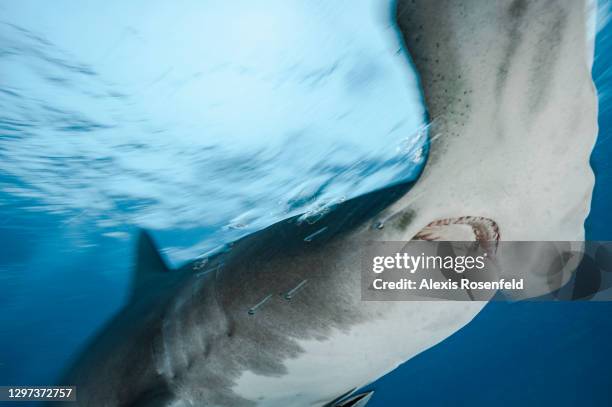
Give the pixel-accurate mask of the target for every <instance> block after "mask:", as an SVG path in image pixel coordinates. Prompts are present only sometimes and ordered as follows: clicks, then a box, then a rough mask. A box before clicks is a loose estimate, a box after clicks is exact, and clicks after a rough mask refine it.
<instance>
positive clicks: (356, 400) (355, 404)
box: [332, 391, 374, 407]
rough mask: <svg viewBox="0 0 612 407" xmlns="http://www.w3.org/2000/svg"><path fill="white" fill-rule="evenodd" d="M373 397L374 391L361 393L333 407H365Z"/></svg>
mask: <svg viewBox="0 0 612 407" xmlns="http://www.w3.org/2000/svg"><path fill="white" fill-rule="evenodd" d="M373 395H374V391H368V392H365V393H359V394H356V395H354V396H351V397H349V398H347V399H344V400H341V401H339V402H337V403H335V404H333V405H332V407H365V405H366V404H368V402H369V401H370V399H371V398H372V396H373Z"/></svg>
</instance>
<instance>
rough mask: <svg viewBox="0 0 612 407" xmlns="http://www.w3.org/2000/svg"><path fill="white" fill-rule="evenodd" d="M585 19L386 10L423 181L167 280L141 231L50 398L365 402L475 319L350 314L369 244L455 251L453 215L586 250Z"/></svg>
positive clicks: (448, 306)
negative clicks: (421, 243)
mask: <svg viewBox="0 0 612 407" xmlns="http://www.w3.org/2000/svg"><path fill="white" fill-rule="evenodd" d="M587 3H588V2H586V1H578V0H553V1H548V0H507V1H506V0H503V1H502V0H500V1H492V0H420V1H416V0H404V1H399V2H398V3H397V9H396V15H395V17H396V20H397V22H398V26H399V29H400V31H401V37H402V39H403V40H404V44H405V46H406V48H407V50H408V52H409V53H410V55H411V57H412V58H413V60H414V65H415V66H416V68H417V71H418V73H419V75H420V79H421V85H422V88H423V94H424V99H425V103H426V105H427V108H428V112H429V115H430V118H431V121H432V123H433V125H432V127H431V132H432V133H434V134H433V136H432V141H431V145H430V155H429V158H428V162H427V165H426V167H425V169H424V171H423V174H422V175H421V177H420V178H419V180H418V181H417V182H416V183H415V184H414V185H412V184H402V185H396V186H393V187H389V188H386V189H383V190H379V191H376V192H373V193H371V194H368V195H366V196H363V197H359V198H355V199H353V200H349V201H346V202H344V203H342V204H340V205H338V206H337V207H336V208H335V209H334V210H332V211H331V212H329V213H328V214H326V215H325V216H324V217H322V218H321V219H318V220H314V219H311V220H310V221H309V220H303V221H302V220H300V218H299V217H296V218H291V219H288V220H286V221H282V222H279V223H277V224H275V225H272V226H270V227H268V228H266V229H264V230H262V231H260V232H258V233H255V234H253V235H250V236H247V237H245V238H243V239H241V240H239V241H237V242H235V243H234V244H233V245H230V246H229V247H228V248H227V250H225V251H223V252H221V253H219V254H217V255H215V256H212V257H210V258H207V259H199V260H196V261H194V262H193V263H190V264H187V265H185V266H184V267H182V268H181V269H179V270H168V269H167V267H166V266H165V264H164V262H163V259H162V258H161V257H160V255H159V254H158V252H157V250H156V249H155V247H154V244H153V242H152V241H151V239H150V238H149V237H148V235H146V234H144V233H143V234H142V236H141V237H140V239H139V243H138V256H137V262H136V270H135V277H134V289H133V294H132V297H131V300H130V301H129V303H128V304H127V305H126V306H125V308H124V309H123V310H122V311H121V312H120V313H119V315H117V317H115V318H114V319H113V320H112V321H111V322H110V323H109V324H108V325H107V326H106V327H105V328H104V329H102V331H101V333H100V334H99V336H98V337H97V338H95V339H94V340H93V341H92V342H91V343H90V345H89V346H88V347H87V348H86V349H85V350H84V352H83V353H82V355H81V356H80V357H79V358H78V359H77V361H76V362H75V364H74V366H73V367H72V368H71V369H70V371H69V372H68V373H67V375H66V376H65V377H64V379H63V380H62V384H65V385H76V386H77V399H78V405H80V406H109V407H110V406H113V407H114V406H118V407H130V406H133V407H153V406H160V407H161V406H173V407H185V406H205V407H228V406H231V407H251V406H258V407H279V406H283V407H284V406H298V407H300V406H317V407H321V406H326V405H327V406H334V407H337V406H342V405H347V406H348V405H353V406H358V405H363V404H364V403H367V401H368V400H369V399H370V397H371V394H355V393H354V389H356V388H359V387H361V386H364V385H366V384H368V383H371V382H372V381H374V380H375V379H377V378H378V377H380V376H381V375H383V374H385V373H387V372H389V371H391V370H393V369H394V368H395V367H397V366H398V365H399V364H401V363H403V362H405V361H406V360H409V359H410V358H411V357H413V356H415V355H416V354H418V353H420V352H422V351H424V350H426V349H428V348H430V347H431V346H434V345H435V344H436V343H439V342H440V341H442V340H444V339H445V338H447V337H448V336H450V335H452V334H453V333H454V332H456V331H457V330H458V329H460V328H461V327H462V326H464V325H465V324H467V323H468V322H469V321H470V320H471V319H472V318H473V317H474V316H475V315H476V314H477V313H478V312H479V311H480V310H481V309H482V307H483V306H484V303H482V302H455V303H448V302H443V301H441V302H427V303H420V302H384V303H383V302H374V301H361V287H360V276H359V270H360V267H361V257H360V254H361V252H362V248H363V247H364V244H365V243H366V242H368V241H377V240H380V241H404V240H410V239H411V238H412V237H413V236H415V235H417V234H418V233H419V231H421V230H422V229H423V228H426V227H427V226H428V225H430V224H431V223H432V222H435V221H437V220H440V219H443V220H444V221H443V222H441V223H440V222H439V223H435V225H440V224H446V225H449V227H448V230H446V229H445V228H444V227H441V228H439V230H438V229H437V232H436V233H437V239H439V240H453V239H451V238H449V236H451V235H449V234H448V233H451V232H453V233H455V232H456V231H457V230H460V229H461V228H463V229H461V230H464V229H466V228H465V227H464V226H465V224H463V225H462V224H461V223H460V222H454V223H453V222H452V221H451V220H452V219H455V220H457V219H465V217H470V219H481V220H483V221H482V222H481V224H480V225H477V226H478V227H480V228H482V229H483V230H485V229H486V228H487V225H495V230H496V231H497V230H498V229H499V230H500V231H501V236H505V237H504V238H505V239H509V240H568V241H572V240H583V239H582V238H583V233H584V229H583V222H584V218H585V216H586V213H587V212H588V207H589V199H590V191H591V188H592V183H593V181H592V172H591V171H590V168H589V167H588V157H589V154H590V149H591V148H592V144H593V140H594V136H595V135H596V97H595V93H594V88H593V85H592V80H591V78H590V73H589V68H590V67H589V55H588V54H589V49H588V40H587V39H586V31H587V30H586V25H587V24H586V20H587V11H586V4H587ZM590 52H591V57H590V59H591V60H592V50H590ZM440 134H443V135H444V137H438V136H439V135H440ZM409 190H410V192H408V191H409ZM492 220H494V222H492ZM381 221H382V222H383V223H384V227H383V228H380V227H378V226H377V225H379V222H381ZM467 229H469V228H467ZM469 233H471V229H469ZM467 237H468V238H469V236H467ZM455 240H460V239H455ZM468 240H469V239H468ZM347 403H348V404H347Z"/></svg>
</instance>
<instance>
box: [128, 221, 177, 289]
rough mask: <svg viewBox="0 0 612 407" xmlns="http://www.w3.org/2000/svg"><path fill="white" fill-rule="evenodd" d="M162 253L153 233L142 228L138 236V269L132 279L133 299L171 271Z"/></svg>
mask: <svg viewBox="0 0 612 407" xmlns="http://www.w3.org/2000/svg"><path fill="white" fill-rule="evenodd" d="M169 271H170V269H169V268H168V266H167V265H166V262H165V261H164V259H163V257H162V255H161V253H160V252H159V250H157V247H156V246H155V243H154V242H153V238H152V237H151V235H150V234H149V233H148V232H146V231H144V230H142V231H141V232H140V235H139V236H138V246H137V255H136V269H135V272H134V277H133V280H132V299H133V298H137V295H138V293H139V292H141V291H142V290H145V289H146V287H147V286H149V285H150V284H151V283H152V282H153V281H155V280H157V279H158V277H160V276H161V275H162V274H164V273H167V272H169Z"/></svg>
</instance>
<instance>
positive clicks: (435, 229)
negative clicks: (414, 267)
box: [413, 216, 500, 242]
mask: <svg viewBox="0 0 612 407" xmlns="http://www.w3.org/2000/svg"><path fill="white" fill-rule="evenodd" d="M413 239H414V240H429V241H435V240H456V241H471V240H474V241H480V242H485V241H488V242H499V239H500V233H499V226H498V225H497V223H496V222H495V221H494V220H492V219H489V218H485V217H482V216H461V217H459V218H444V219H439V220H436V221H433V222H431V223H430V224H428V225H427V226H425V227H424V228H423V229H421V231H420V232H419V233H417V234H416V235H415V236H414V238H413Z"/></svg>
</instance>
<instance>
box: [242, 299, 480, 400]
mask: <svg viewBox="0 0 612 407" xmlns="http://www.w3.org/2000/svg"><path fill="white" fill-rule="evenodd" d="M366 304H367V303H366ZM384 304H385V311H384V312H381V313H380V317H379V318H377V319H373V320H370V321H368V322H365V323H363V324H359V325H355V326H353V327H351V329H350V330H348V331H340V330H336V331H334V333H333V334H332V335H330V336H329V337H328V338H326V339H325V340H316V339H311V340H301V341H299V344H300V346H301V347H302V349H303V350H304V352H303V353H301V354H300V355H299V356H298V357H297V358H295V359H290V360H287V361H286V362H285V366H286V368H287V373H286V374H284V375H282V376H265V375H258V374H255V373H253V372H251V371H246V372H244V373H243V374H242V375H241V376H240V377H239V378H238V380H237V381H236V383H235V386H234V387H233V390H234V391H235V392H236V394H238V395H240V396H241V397H243V398H245V399H248V400H253V401H255V402H256V405H257V406H260V407H275V406H280V405H284V406H321V405H323V404H325V403H326V402H329V401H330V400H332V399H334V398H335V397H338V396H339V395H340V394H343V393H345V392H347V391H349V390H352V389H354V388H356V387H360V386H363V385H366V384H368V383H371V382H372V381H374V380H376V379H377V378H379V377H381V376H382V375H384V374H385V373H388V372H390V371H391V370H393V369H395V368H396V367H397V366H399V365H400V364H401V363H403V362H405V361H406V360H408V359H410V358H412V357H414V356H415V355H417V354H419V353H421V352H423V351H424V350H426V349H428V348H430V347H432V346H434V345H435V344H437V343H439V342H441V341H442V340H444V339H445V338H447V337H448V336H450V335H452V334H453V333H454V332H456V331H457V330H459V329H460V328H461V327H463V326H464V325H466V324H467V323H468V322H470V321H471V320H472V319H473V318H474V317H475V316H476V314H477V313H478V312H480V310H481V309H482V308H483V307H484V305H485V303H484V302H415V301H410V302H408V301H406V302H397V303H392V302H386V303H384ZM372 305H373V306H377V305H380V303H378V304H376V305H375V304H372ZM366 306H367V305H366Z"/></svg>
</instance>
